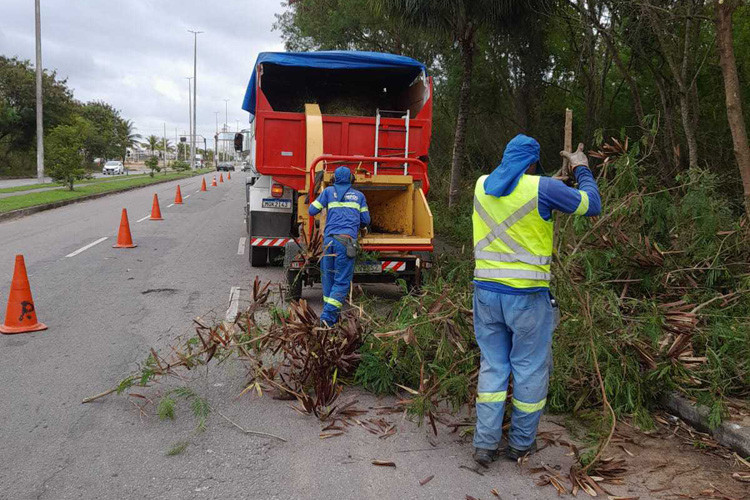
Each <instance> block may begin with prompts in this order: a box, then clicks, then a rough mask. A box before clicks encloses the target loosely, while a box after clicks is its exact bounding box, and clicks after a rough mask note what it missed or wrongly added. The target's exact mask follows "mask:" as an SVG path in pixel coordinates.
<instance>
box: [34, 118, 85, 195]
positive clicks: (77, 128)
mask: <svg viewBox="0 0 750 500" xmlns="http://www.w3.org/2000/svg"><path fill="white" fill-rule="evenodd" d="M91 133H92V132H91V123H90V122H89V121H88V120H85V119H84V118H81V117H76V118H75V119H74V120H73V123H72V124H70V125H58V126H57V127H55V129H54V130H53V131H52V132H51V133H50V135H49V137H48V138H47V147H46V148H45V157H46V163H47V165H48V168H47V172H48V173H49V176H50V177H52V180H54V181H55V182H59V183H62V184H65V185H67V186H68V188H69V189H70V190H71V191H72V190H73V184H74V183H75V181H77V180H81V179H84V178H85V177H86V170H85V169H84V160H85V152H84V143H85V141H86V138H87V137H89V136H90V135H91Z"/></svg>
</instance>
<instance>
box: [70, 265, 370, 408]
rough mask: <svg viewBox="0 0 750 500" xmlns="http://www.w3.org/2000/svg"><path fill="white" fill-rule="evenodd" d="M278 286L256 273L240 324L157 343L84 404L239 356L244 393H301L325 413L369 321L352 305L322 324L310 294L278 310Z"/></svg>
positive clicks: (304, 402)
mask: <svg viewBox="0 0 750 500" xmlns="http://www.w3.org/2000/svg"><path fill="white" fill-rule="evenodd" d="M271 291H272V289H271V286H270V283H265V284H262V283H261V282H260V280H259V279H258V278H257V277H256V278H255V281H254V283H253V286H252V303H251V304H250V306H249V307H248V309H247V310H246V311H245V312H243V313H241V314H239V315H238V316H237V318H236V319H235V321H234V322H231V323H230V322H221V323H218V324H215V325H207V324H205V323H204V322H203V321H202V320H200V319H196V320H194V322H195V335H194V336H192V337H190V338H188V339H186V340H179V341H178V342H176V343H175V344H174V345H172V346H170V347H169V349H168V350H167V353H166V354H165V353H159V352H157V350H155V349H153V348H151V349H150V351H149V355H148V357H147V359H146V360H145V362H144V363H143V364H142V365H141V366H140V368H139V369H138V370H136V371H135V372H133V373H131V374H130V375H128V376H127V377H125V378H124V379H122V380H121V381H120V382H119V383H118V384H117V386H115V387H113V388H111V389H109V390H107V391H105V392H103V393H101V394H97V395H96V396H92V397H90V398H86V399H84V400H83V402H84V403H88V402H91V401H94V400H96V399H99V398H101V397H104V396H107V395H109V394H113V393H117V394H122V393H131V395H135V396H136V397H139V396H140V397H142V395H140V394H135V393H132V392H131V389H134V388H136V387H139V388H144V387H151V386H153V385H154V384H156V383H158V382H159V381H160V379H162V378H163V377H177V378H180V379H181V378H182V376H183V375H184V373H185V372H189V371H190V370H193V369H195V368H196V367H199V366H204V365H207V364H208V363H209V362H211V361H212V360H214V359H216V360H223V359H226V358H228V357H230V356H234V357H236V358H237V359H238V360H239V361H241V362H242V363H243V364H244V365H245V367H246V369H247V373H248V374H249V380H248V384H247V386H246V387H245V389H244V390H243V391H242V394H245V393H247V392H249V391H251V390H255V391H257V393H258V394H259V395H262V393H263V391H264V390H268V389H274V390H275V391H276V392H277V393H278V395H279V396H281V397H287V398H291V399H297V401H298V402H299V408H298V409H299V410H300V411H303V412H305V413H310V414H314V415H316V416H318V417H319V418H321V419H324V418H326V417H327V416H329V415H330V414H331V412H333V411H334V410H335V406H334V404H335V402H336V400H337V399H338V397H339V396H340V394H341V391H342V386H341V377H342V376H346V375H349V374H351V373H353V371H354V369H355V368H356V365H357V361H358V360H359V352H358V349H359V347H360V344H361V338H362V336H363V328H364V326H363V322H362V321H361V320H360V317H359V315H358V314H357V311H356V310H350V311H345V312H344V313H343V314H342V315H341V320H340V321H339V322H338V323H337V324H336V325H335V326H334V327H333V328H323V327H321V326H320V319H319V318H318V316H317V314H316V313H315V311H313V309H312V308H311V307H310V306H309V305H308V304H307V302H305V301H304V300H302V301H299V302H294V303H292V304H291V305H290V308H289V310H288V311H284V312H281V313H279V312H278V311H277V310H276V309H275V304H274V303H273V301H272V300H271V295H272V294H271ZM269 313H270V314H269ZM269 316H270V318H269ZM261 317H263V318H266V319H265V320H261V319H259V318H261Z"/></svg>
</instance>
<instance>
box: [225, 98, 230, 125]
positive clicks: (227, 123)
mask: <svg viewBox="0 0 750 500" xmlns="http://www.w3.org/2000/svg"><path fill="white" fill-rule="evenodd" d="M228 102H229V99H224V128H225V129H229V112H228V111H227V110H228V109H229V107H228V104H227V103H228Z"/></svg>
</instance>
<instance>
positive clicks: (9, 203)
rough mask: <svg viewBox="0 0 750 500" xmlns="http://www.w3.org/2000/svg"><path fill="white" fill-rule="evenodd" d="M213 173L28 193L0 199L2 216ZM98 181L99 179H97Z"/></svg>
mask: <svg viewBox="0 0 750 500" xmlns="http://www.w3.org/2000/svg"><path fill="white" fill-rule="evenodd" d="M209 171H211V170H210V169H203V170H197V171H195V172H174V173H170V174H167V175H157V176H155V177H149V176H146V175H140V176H138V177H132V176H131V177H130V178H125V179H120V180H115V181H109V182H92V183H88V184H85V185H82V186H78V187H76V189H75V190H74V191H69V190H67V189H54V190H50V191H43V192H40V193H33V192H32V193H27V194H21V195H18V196H9V197H7V198H2V199H0V214H2V213H6V212H11V211H13V210H19V209H21V208H29V207H35V206H37V205H46V204H48V203H55V202H58V201H65V200H72V199H75V198H83V197H85V196H90V195H92V194H99V193H106V192H114V191H120V190H123V189H128V188H132V187H138V186H148V185H150V184H155V183H157V182H163V181H167V180H176V179H184V178H187V177H192V176H194V175H201V174H205V173H206V172H209ZM97 180H98V179H97Z"/></svg>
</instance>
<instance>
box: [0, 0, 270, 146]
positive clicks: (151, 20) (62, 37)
mask: <svg viewBox="0 0 750 500" xmlns="http://www.w3.org/2000/svg"><path fill="white" fill-rule="evenodd" d="M2 5H3V9H2V15H1V16H0V54H2V55H5V56H18V57H21V58H24V59H30V60H32V62H33V60H34V0H2ZM41 5H42V59H43V64H44V67H45V68H48V69H55V70H57V72H58V75H60V76H62V77H67V78H68V85H69V86H70V87H71V88H73V91H74V95H75V97H76V98H77V99H79V100H81V101H92V100H103V101H106V102H108V103H110V104H112V105H113V106H115V107H116V108H118V109H120V110H121V111H122V114H123V116H124V117H126V118H130V119H132V120H133V121H134V122H135V124H136V127H137V128H138V132H139V133H140V134H142V135H144V136H145V135H149V134H156V135H161V133H162V129H163V124H164V123H166V126H167V135H168V136H169V137H173V136H174V134H175V129H178V130H179V133H180V134H182V133H184V131H185V130H186V129H187V127H188V80H186V79H185V77H187V76H192V74H193V35H192V34H191V33H188V32H187V30H188V29H194V30H200V31H204V32H205V33H203V34H200V35H198V113H197V122H198V125H197V130H198V134H202V135H204V136H206V137H207V138H210V137H213V134H214V130H215V123H216V115H215V114H214V113H215V112H216V111H219V112H220V114H219V124H220V125H219V126H221V123H223V122H224V111H225V104H224V99H229V102H228V110H229V111H228V115H229V119H228V122H229V125H230V126H231V128H232V130H234V128H235V127H236V120H240V127H242V126H243V124H244V123H246V122H247V120H248V114H247V113H246V112H245V111H242V109H241V107H242V98H243V96H244V94H245V89H246V86H247V82H248V80H249V79H250V73H251V71H252V66H253V62H254V61H255V58H256V56H257V55H258V53H259V52H263V51H278V50H283V45H282V43H281V40H280V37H279V33H278V32H277V31H272V29H271V27H272V25H273V23H274V21H275V18H274V14H275V13H278V12H281V10H282V7H281V1H280V0H220V1H218V0H217V1H199V0H41Z"/></svg>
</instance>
